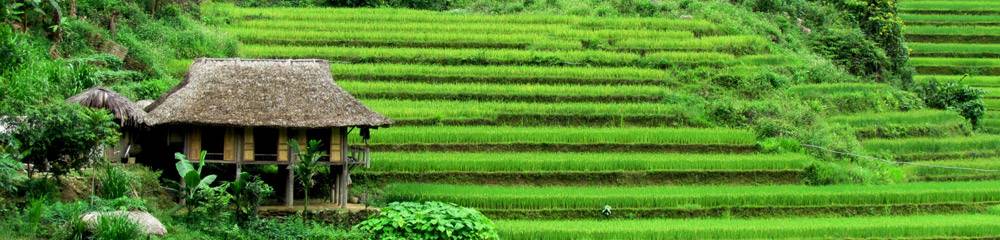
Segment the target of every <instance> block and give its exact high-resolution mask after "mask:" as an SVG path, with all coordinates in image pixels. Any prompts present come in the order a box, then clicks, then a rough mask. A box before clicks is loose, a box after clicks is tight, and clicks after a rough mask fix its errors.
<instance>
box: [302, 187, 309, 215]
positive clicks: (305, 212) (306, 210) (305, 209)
mask: <svg viewBox="0 0 1000 240" xmlns="http://www.w3.org/2000/svg"><path fill="white" fill-rule="evenodd" d="M302 193H303V194H305V197H306V201H305V202H303V203H302V216H303V217H302V220H303V221H305V220H306V219H309V187H305V189H302Z"/></svg>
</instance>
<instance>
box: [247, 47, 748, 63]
mask: <svg viewBox="0 0 1000 240" xmlns="http://www.w3.org/2000/svg"><path fill="white" fill-rule="evenodd" d="M240 55H241V56H243V57H261V58H268V57H279V58H320V59H327V60H330V61H334V62H343V63H409V64H443V65H538V66H605V67H627V66H632V67H656V68H665V67H686V66H697V65H710V66H723V65H728V64H735V63H738V62H737V61H736V60H737V59H736V57H734V56H733V55H731V54H725V53H716V52H655V53H650V54H647V55H646V56H641V57H640V56H639V55H638V54H632V53H623V52H606V51H591V50H588V51H531V50H515V49H431V48H356V47H302V46H268V45H244V46H243V48H242V49H241V51H240ZM765 56H766V55H765Z"/></svg>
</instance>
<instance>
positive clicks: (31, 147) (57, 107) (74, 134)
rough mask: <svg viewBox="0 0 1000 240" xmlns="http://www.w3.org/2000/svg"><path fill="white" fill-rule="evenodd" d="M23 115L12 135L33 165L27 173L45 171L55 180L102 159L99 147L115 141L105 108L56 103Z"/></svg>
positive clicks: (111, 121) (31, 110)
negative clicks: (37, 170)
mask: <svg viewBox="0 0 1000 240" xmlns="http://www.w3.org/2000/svg"><path fill="white" fill-rule="evenodd" d="M24 114H25V115H24V116H23V118H21V119H20V120H18V121H15V123H14V124H15V128H14V132H13V134H12V135H13V138H14V139H16V140H17V141H18V142H19V143H20V148H21V151H22V152H23V156H21V157H22V158H23V160H24V161H25V162H27V163H29V164H32V167H31V168H29V171H30V172H33V171H34V170H36V169H42V170H47V171H48V172H49V173H50V174H52V176H53V177H56V178H57V179H58V178H59V177H61V176H63V175H65V174H66V173H69V172H71V171H76V170H79V169H80V168H82V167H84V166H86V165H87V164H90V163H91V162H93V161H94V160H96V159H101V158H103V156H102V151H101V150H103V148H104V147H105V146H111V145H113V144H114V143H115V142H117V141H118V136H119V133H118V131H117V125H115V123H114V121H113V120H112V117H111V115H110V114H108V112H107V111H104V110H95V109H89V108H84V107H81V106H79V105H73V104H66V103H55V104H49V105H44V106H41V107H39V108H31V109H27V110H26V111H25V113H24ZM30 175H31V174H29V176H30Z"/></svg>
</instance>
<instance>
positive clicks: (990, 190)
mask: <svg viewBox="0 0 1000 240" xmlns="http://www.w3.org/2000/svg"><path fill="white" fill-rule="evenodd" d="M385 198H386V200H388V201H445V202H453V203H456V204H459V205H462V206H468V207H474V208H479V209H484V210H488V209H498V210H500V209H502V210H518V209H521V210H531V209H536V210H542V209H594V210H595V211H596V210H597V209H600V208H601V207H603V206H605V205H610V206H611V207H613V208H620V209H623V208H630V209H631V208H641V209H672V208H682V207H685V206H698V207H697V208H715V207H731V208H739V207H806V206H814V207H819V206H850V205H896V204H934V203H958V202H960V203H986V202H997V201H1000V181H976V182H919V183H901V184H892V185H830V186H806V185H762V186H628V187H625V186H484V185H452V184H419V183H398V184H390V185H388V186H386V188H385Z"/></svg>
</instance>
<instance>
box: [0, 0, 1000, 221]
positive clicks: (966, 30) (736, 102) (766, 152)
mask: <svg viewBox="0 0 1000 240" xmlns="http://www.w3.org/2000/svg"><path fill="white" fill-rule="evenodd" d="M897 4H898V5H897ZM331 6H332V7H331ZM997 9H1000V8H998V6H995V4H994V3H993V2H991V1H985V0H962V1H933V0H904V1H901V2H898V3H897V1H892V0H863V1H854V0H811V1H806V0H789V1H779V0H737V1H714V0H713V1H694V0H662V1H640V0H635V1H632V0H616V1H571V0H552V1H490V0H482V1H475V0H470V1H269V0H257V1H235V2H233V3H213V2H207V3H204V4H202V5H201V6H200V11H199V12H198V13H197V15H198V16H199V18H200V20H201V22H198V21H193V20H191V19H188V18H189V15H186V14H182V15H179V16H178V17H176V18H178V19H180V20H177V21H181V22H186V21H193V24H197V25H192V26H195V28H201V27H205V28H210V29H213V30H214V29H217V31H218V32H219V33H217V34H218V35H212V34H209V35H211V36H216V37H217V38H215V40H218V41H219V43H216V42H214V41H212V42H211V43H212V44H203V45H201V46H206V47H205V48H199V49H203V50H205V51H195V52H191V53H189V52H187V51H182V50H178V52H177V53H175V54H173V55H171V56H169V57H162V58H163V59H159V60H157V61H155V63H156V64H152V66H155V67H153V68H152V70H149V71H140V70H138V69H136V68H133V67H130V66H131V65H128V64H125V65H124V66H122V67H120V68H114V67H96V68H95V69H97V70H100V71H104V70H106V69H121V70H116V71H135V72H137V73H135V74H138V75H137V76H138V77H137V80H136V81H133V82H118V81H99V82H92V83H87V84H80V85H69V86H73V87H74V88H70V89H61V90H60V91H62V92H59V94H57V95H54V96H53V97H52V99H58V97H61V96H63V95H66V94H71V93H73V92H74V91H79V90H80V89H82V88H85V87H89V86H95V85H111V86H113V87H114V88H115V89H119V90H120V91H122V92H123V93H125V95H127V96H129V97H131V98H133V100H138V99H151V98H155V97H157V96H159V95H160V94H162V93H163V92H165V91H166V89H167V86H172V84H173V82H174V81H176V79H179V78H181V77H182V76H183V75H184V73H185V72H186V68H187V65H188V64H190V63H191V62H192V61H193V58H195V57H221V56H226V57H242V58H278V59H284V58H314V59H323V60H327V61H328V62H329V63H330V69H331V72H332V74H333V76H334V79H335V82H336V84H338V85H339V86H341V87H343V88H344V89H346V90H347V91H348V92H350V93H351V94H352V95H353V96H355V97H357V98H358V99H360V100H361V101H362V102H363V103H364V104H366V105H367V106H369V107H370V108H372V109H373V110H375V111H377V112H379V113H382V114H384V115H386V116H388V117H390V118H392V119H393V120H394V121H395V122H396V124H395V125H393V126H391V127H388V128H380V129H377V130H375V131H374V132H373V136H372V139H371V141H370V142H367V143H364V144H368V145H369V146H370V147H371V148H372V150H373V160H372V163H371V165H372V167H371V168H366V169H358V170H357V171H356V172H355V173H354V175H353V176H352V182H353V187H354V189H353V190H352V191H354V195H356V196H364V197H365V198H366V199H365V200H367V202H366V204H373V205H375V206H386V207H387V208H389V209H394V210H393V211H395V209H396V207H397V206H399V205H387V204H389V203H390V202H410V201H412V202H426V201H441V202H450V203H456V204H458V205H461V206H465V207H471V208H475V209H477V210H478V211H479V212H482V213H483V214H485V216H487V217H489V218H491V219H492V220H493V222H494V223H496V228H497V232H499V235H500V237H501V238H504V239H606V238H612V239H743V238H772V239H776V238H787V239H802V238H902V239H928V238H996V237H1000V228H997V226H995V225H996V224H995V222H996V219H997V218H998V216H997V215H996V214H997V212H998V209H1000V208H998V207H997V204H1000V195H997V194H998V191H1000V190H997V189H998V188H997V187H998V186H1000V182H998V180H1000V164H997V163H996V161H995V160H996V159H997V158H1000V151H998V150H997V149H998V147H1000V136H998V135H993V134H994V133H996V131H998V130H996V129H1000V125H997V124H1000V119H997V117H1000V113H997V112H994V111H992V110H994V109H996V108H998V107H1000V97H998V96H994V95H996V93H998V92H1000V90H998V89H994V88H1000V82H997V81H994V80H1000V70H998V69H1000V68H997V66H1000V60H998V58H997V57H998V56H1000V54H998V52H1000V49H998V48H997V47H996V46H994V45H991V44H1000V42H998V41H997V36H995V35H996V32H997V31H995V30H997V29H996V26H997V25H1000V24H998V23H1000V17H998V16H1000V11H998V10H997ZM164 19H172V18H164ZM158 21H166V20H158ZM203 23H207V24H208V25H207V26H203V25H201V24H203ZM122 31H124V30H122ZM206 34H207V33H206ZM13 35H15V36H34V37H35V38H39V37H37V35H38V34H35V35H31V34H13ZM120 35H122V34H119V36H120ZM168 36H169V35H168ZM230 38H231V39H232V40H230ZM208 39H213V38H211V37H209V38H208ZM31 41H32V42H37V43H38V44H41V43H45V41H47V40H44V39H41V38H39V39H35V40H31ZM120 41H126V40H120ZM143 41H153V42H155V41H156V39H155V38H154V39H150V40H145V39H144V40H143ZM229 41H238V44H236V43H233V44H234V45H228V43H229ZM168 43H169V44H168V45H170V47H166V49H185V48H180V47H176V46H173V44H174V43H173V42H168ZM147 44H151V43H147ZM41 45H44V44H41ZM181 45H183V44H181ZM39 49H41V48H39ZM208 50H211V51H208ZM39 51H40V50H39ZM33 56H36V57H38V58H42V57H43V53H41V52H39V53H36V54H35V55H33ZM157 56H159V55H157ZM128 59H129V58H128V57H126V58H125V60H124V61H125V62H126V63H127V62H128ZM47 61H53V62H57V63H58V62H60V61H63V60H47ZM119 61H121V59H119ZM98 66H104V65H98ZM21 71H23V72H15V73H16V74H20V75H3V76H14V77H11V78H5V79H26V77H24V76H27V75H30V72H29V71H28V70H21ZM130 74H131V73H130ZM151 79H153V80H151ZM11 82H12V83H18V82H17V81H11ZM20 84H22V85H23V86H25V87H23V88H25V89H27V86H28V84H27V80H24V81H22V82H20ZM969 85H971V86H974V87H970V86H969ZM11 89H21V88H11ZM44 89H47V90H46V91H55V90H48V89H49V88H44ZM0 91H3V90H0ZM19 91H21V90H19ZM23 91H24V92H32V91H34V90H23ZM10 92H14V91H10ZM32 93H34V92H32ZM35 94H46V93H35ZM11 96H13V95H11ZM7 99H15V100H16V101H15V100H7ZM17 99H20V100H17ZM24 99H33V98H28V97H24V98H6V99H4V98H0V103H5V104H7V105H0V106H16V104H21V103H23V100H24ZM59 100H61V99H59ZM18 101H21V102H18ZM50 101H53V100H50ZM28 104H42V103H41V102H30V103H28ZM351 137H352V139H350V140H351V144H363V143H362V141H361V139H360V137H358V136H351ZM260 174H262V175H263V176H264V177H265V178H267V177H272V178H274V177H276V176H277V175H274V174H273V173H266V172H263V171H262V173H260ZM268 174H272V175H274V176H269V175H268ZM190 227H191V228H197V227H195V226H190ZM313 228H314V229H315V228H317V227H315V225H313ZM262 229H266V228H262ZM236 231H237V232H238V231H239V230H236ZM244 231H249V230H244ZM205 234H206V235H210V236H212V237H220V236H224V237H229V236H232V235H225V234H220V233H218V232H209V231H205ZM241 236H242V235H241ZM341 237H343V236H341ZM168 238H169V237H168ZM220 238H221V237H220ZM484 238H488V237H484Z"/></svg>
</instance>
